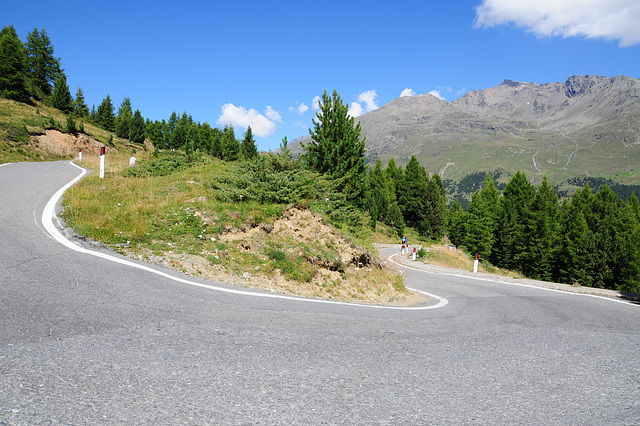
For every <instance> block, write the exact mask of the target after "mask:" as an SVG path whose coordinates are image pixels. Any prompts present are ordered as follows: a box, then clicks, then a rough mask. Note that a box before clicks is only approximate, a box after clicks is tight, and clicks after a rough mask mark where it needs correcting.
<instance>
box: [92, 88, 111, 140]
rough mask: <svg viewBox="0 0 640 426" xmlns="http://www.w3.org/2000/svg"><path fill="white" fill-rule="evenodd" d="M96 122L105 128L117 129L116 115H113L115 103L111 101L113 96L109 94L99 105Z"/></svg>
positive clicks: (109, 129)
mask: <svg viewBox="0 0 640 426" xmlns="http://www.w3.org/2000/svg"><path fill="white" fill-rule="evenodd" d="M95 122H96V124H97V125H98V126H100V127H102V128H103V129H105V130H108V131H110V132H113V131H115V129H116V126H115V116H114V115H113V104H112V103H111V97H110V96H109V95H107V97H106V98H104V99H103V100H102V102H101V103H100V105H99V106H98V111H97V112H96V115H95Z"/></svg>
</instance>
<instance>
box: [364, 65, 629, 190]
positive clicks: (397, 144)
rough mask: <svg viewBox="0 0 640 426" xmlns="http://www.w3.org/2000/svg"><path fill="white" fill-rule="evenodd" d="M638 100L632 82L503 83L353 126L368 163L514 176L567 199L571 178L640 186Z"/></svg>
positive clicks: (387, 108) (405, 103)
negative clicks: (544, 184) (548, 186)
mask: <svg viewBox="0 0 640 426" xmlns="http://www.w3.org/2000/svg"><path fill="white" fill-rule="evenodd" d="M639 99H640V80H638V79H635V78H630V77H626V76H616V77H612V78H608V77H603V76H573V77H569V78H568V79H567V81H566V82H564V83H548V84H536V83H522V82H516V81H512V80H505V81H504V82H503V83H502V84H500V85H499V86H496V87H492V88H489V89H484V90H480V91H471V92H469V93H467V94H466V95H464V96H463V97H462V98H460V99H458V100H456V101H453V102H449V103H447V102H446V101H443V100H441V99H438V98H436V97H434V96H432V95H428V94H427V95H417V96H411V97H402V98H397V99H394V100H393V101H391V102H389V103H387V104H386V105H384V106H382V107H380V108H379V109H377V110H375V111H372V112H370V113H368V114H365V115H362V116H361V117H358V120H359V121H360V123H361V124H362V133H363V136H365V137H366V138H367V139H366V156H367V159H368V160H369V161H372V160H374V159H375V158H376V157H380V158H381V159H382V160H383V163H386V162H387V161H388V160H389V159H390V158H391V157H393V158H395V160H396V162H398V163H400V164H406V163H407V162H408V161H409V159H410V158H411V156H412V155H416V157H417V158H418V160H419V161H420V163H421V164H422V165H423V166H425V167H426V169H427V171H429V172H430V173H438V174H440V176H441V177H442V178H443V180H445V181H447V180H449V181H451V182H460V181H461V180H462V179H463V178H465V177H466V176H467V175H470V174H477V173H482V172H485V173H491V174H492V175H496V176H499V179H501V180H502V181H503V182H506V181H507V180H508V179H509V177H510V176H511V175H512V174H513V173H515V172H516V171H518V170H521V171H523V172H525V173H526V175H527V176H528V177H530V178H531V179H532V180H533V181H534V182H536V183H539V182H540V181H541V180H542V177H543V176H545V175H546V176H548V178H549V180H550V182H551V183H552V184H554V185H556V186H558V187H559V188H563V189H565V190H567V189H568V190H569V191H570V192H571V188H572V187H575V186H574V185H573V184H571V183H569V180H570V179H572V178H576V177H602V178H606V179H612V180H613V181H615V182H618V183H622V184H637V183H638V182H639V181H640V172H639V169H640V101H639ZM455 186H456V185H452V186H451V185H450V195H452V194H453V193H454V192H455V189H453V190H451V188H453V187H455Z"/></svg>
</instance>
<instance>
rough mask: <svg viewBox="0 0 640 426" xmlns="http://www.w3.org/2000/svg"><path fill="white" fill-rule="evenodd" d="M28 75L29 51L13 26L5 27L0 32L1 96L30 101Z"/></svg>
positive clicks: (19, 100)
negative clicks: (26, 79)
mask: <svg viewBox="0 0 640 426" xmlns="http://www.w3.org/2000/svg"><path fill="white" fill-rule="evenodd" d="M26 74H27V51H26V49H25V48H24V45H23V44H22V41H20V38H18V34H17V33H16V30H15V28H13V25H11V26H8V27H4V28H3V29H2V32H0V96H1V97H3V98H7V99H13V100H14V101H18V102H27V101H29V92H28V90H27V85H26V81H25V78H26Z"/></svg>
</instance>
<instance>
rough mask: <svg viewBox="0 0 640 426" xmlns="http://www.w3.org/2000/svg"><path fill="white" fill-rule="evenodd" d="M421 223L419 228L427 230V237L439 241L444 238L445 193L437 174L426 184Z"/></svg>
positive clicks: (445, 216)
mask: <svg viewBox="0 0 640 426" xmlns="http://www.w3.org/2000/svg"><path fill="white" fill-rule="evenodd" d="M423 222H424V223H423V225H422V226H421V228H422V229H425V230H428V233H427V234H426V235H427V236H428V237H430V238H432V239H434V240H440V239H441V238H442V237H443V236H444V234H445V232H446V222H447V193H446V191H445V190H444V185H443V183H442V179H440V176H439V175H437V174H433V175H432V176H431V179H429V182H428V183H427V190H426V200H425V218H424V219H423Z"/></svg>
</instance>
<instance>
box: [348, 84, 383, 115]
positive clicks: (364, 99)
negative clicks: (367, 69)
mask: <svg viewBox="0 0 640 426" xmlns="http://www.w3.org/2000/svg"><path fill="white" fill-rule="evenodd" d="M377 97H378V95H377V94H376V91H375V90H367V91H366V92H362V93H360V94H359V95H358V102H351V106H350V107H349V115H350V116H352V117H359V116H361V115H362V114H366V113H368V112H371V111H374V110H376V109H378V104H377V102H376V98H377ZM363 105H364V106H363Z"/></svg>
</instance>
